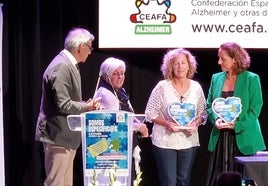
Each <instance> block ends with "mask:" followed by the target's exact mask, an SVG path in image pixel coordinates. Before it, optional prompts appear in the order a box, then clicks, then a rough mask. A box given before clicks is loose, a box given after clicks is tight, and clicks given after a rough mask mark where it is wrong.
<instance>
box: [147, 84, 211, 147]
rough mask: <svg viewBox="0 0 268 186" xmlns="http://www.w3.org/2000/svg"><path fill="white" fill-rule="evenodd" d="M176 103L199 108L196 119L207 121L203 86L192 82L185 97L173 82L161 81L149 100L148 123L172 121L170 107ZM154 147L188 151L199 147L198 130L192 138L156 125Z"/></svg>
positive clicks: (154, 128)
mask: <svg viewBox="0 0 268 186" xmlns="http://www.w3.org/2000/svg"><path fill="white" fill-rule="evenodd" d="M174 102H179V103H183V102H185V103H186V102H187V103H191V104H194V105H195V106H196V108H197V112H196V117H202V118H203V119H204V122H203V123H202V124H205V123H206V120H207V113H206V110H205V108H206V100H205V96H204V92H203V89H202V87H201V85H200V84H199V83H198V82H197V81H194V80H190V87H189V89H188V90H187V92H186V93H185V94H184V95H179V94H178V92H177V91H176V89H175V88H174V87H173V86H172V82H171V80H162V81H160V82H159V83H158V84H157V85H156V86H155V88H154V89H153V91H152V93H151V95H150V98H149V100H148V103H147V106H146V109H145V114H146V118H147V120H148V121H150V122H152V120H153V119H156V118H157V117H160V118H163V119H165V120H168V121H172V118H171V117H170V116H169V114H168V109H167V108H168V107H169V105H170V104H171V103H174ZM151 138H152V143H153V145H155V146H157V147H161V148H167V149H175V150H180V149H187V148H191V147H194V146H199V145H200V144H199V136H198V130H197V131H196V132H195V133H193V134H192V135H190V136H186V135H185V133H183V132H172V133H171V132H169V131H168V130H167V129H166V128H165V127H164V126H162V125H158V124H155V125H154V126H153V131H152V134H151Z"/></svg>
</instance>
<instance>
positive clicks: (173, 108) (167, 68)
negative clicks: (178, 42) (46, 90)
mask: <svg viewBox="0 0 268 186" xmlns="http://www.w3.org/2000/svg"><path fill="white" fill-rule="evenodd" d="M196 68H197V62H196V60H195V58H194V56H193V55H192V54H191V53H190V52H189V51H188V50H185V49H182V48H177V49H172V50H169V51H167V53H166V54H165V55H164V58H163V63H162V65H161V71H162V74H163V76H164V80H161V81H159V82H158V84H157V85H156V86H155V87H154V89H153V90H152V92H151V95H150V98H149V100H148V103H147V106H146V110H145V114H146V119H147V120H148V121H150V122H153V123H154V125H153V130H152V134H151V139H152V144H153V153H154V155H155V159H156V163H157V168H158V176H159V181H160V186H178V185H180V186H188V185H189V179H190V174H191V168H192V165H193V162H194V158H195V155H196V151H197V147H198V146H199V137H198V126H199V125H202V124H205V122H206V118H207V114H206V111H205V108H206V105H205V102H206V100H205V97H204V93H203V90H202V88H201V86H200V84H199V83H198V82H197V81H194V80H192V79H191V78H192V77H193V75H194V73H195V72H196Z"/></svg>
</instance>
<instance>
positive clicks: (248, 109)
mask: <svg viewBox="0 0 268 186" xmlns="http://www.w3.org/2000/svg"><path fill="white" fill-rule="evenodd" d="M218 56H219V60H218V64H219V65H220V66H221V70H222V72H219V73H216V74H214V75H213V76H212V79H211V84H210V88H209V92H208V98H207V112H208V120H209V122H211V123H212V124H213V128H212V131H211V135H210V139H209V144H208V150H209V151H210V152H212V156H211V160H210V163H209V171H208V177H207V185H209V186H211V185H215V178H216V176H217V175H218V174H219V173H221V172H223V171H231V170H236V167H235V166H234V163H233V161H234V157H235V156H238V155H239V156H243V155H252V154H255V153H256V152H257V151H261V150H265V149H266V147H265V144H264V140H263V137H262V133H261V129H260V124H259V120H258V117H259V115H260V113H261V108H262V104H263V100H262V90H261V83H260V78H259V76H258V75H257V74H255V73H252V72H249V71H247V69H248V68H249V66H250V57H249V55H248V53H247V52H246V50H245V49H243V48H242V47H241V46H239V45H238V44H237V43H224V44H222V45H221V46H220V48H219V50H218ZM232 96H233V97H238V98H240V100H241V104H242V108H241V109H242V110H241V113H240V114H239V116H238V117H237V118H236V120H235V121H234V122H230V123H225V122H224V121H223V120H222V119H221V118H219V116H217V115H216V114H215V113H214V112H213V110H212V107H211V106H212V102H213V100H214V99H216V98H219V97H222V98H227V97H232Z"/></svg>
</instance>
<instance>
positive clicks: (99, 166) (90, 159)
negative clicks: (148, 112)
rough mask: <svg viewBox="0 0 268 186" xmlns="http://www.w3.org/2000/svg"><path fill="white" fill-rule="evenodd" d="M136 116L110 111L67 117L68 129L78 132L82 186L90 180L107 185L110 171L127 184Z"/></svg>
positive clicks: (103, 185)
mask: <svg viewBox="0 0 268 186" xmlns="http://www.w3.org/2000/svg"><path fill="white" fill-rule="evenodd" d="M138 116H139V117H135V114H133V113H129V112H124V111H110V110H109V111H107V110H101V111H92V112H86V113H82V114H81V115H70V116H68V118H67V119H68V124H69V128H70V130H73V131H81V137H82V156H83V173H84V186H90V185H92V182H93V181H97V182H98V186H109V184H110V177H109V173H110V172H111V171H113V170H116V180H117V181H119V182H120V183H121V185H122V186H128V185H131V164H132V138H133V122H134V123H137V122H140V120H139V119H140V118H141V116H142V115H138ZM137 118H138V119H137ZM143 118H144V117H143ZM134 126H135V127H136V125H134ZM115 167H116V169H114V168H115Z"/></svg>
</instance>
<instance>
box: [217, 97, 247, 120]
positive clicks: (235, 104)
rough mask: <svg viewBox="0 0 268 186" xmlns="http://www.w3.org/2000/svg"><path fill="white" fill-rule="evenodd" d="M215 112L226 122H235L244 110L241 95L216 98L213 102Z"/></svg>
mask: <svg viewBox="0 0 268 186" xmlns="http://www.w3.org/2000/svg"><path fill="white" fill-rule="evenodd" d="M212 110H213V112H214V113H215V114H216V115H217V116H219V117H220V118H221V119H222V120H223V121H225V122H226V123H229V122H234V121H235V120H236V118H237V117H238V116H239V114H240V113H241V111H242V104H241V99H240V98H239V97H227V98H226V99H225V98H216V99H214V100H213V102H212Z"/></svg>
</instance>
